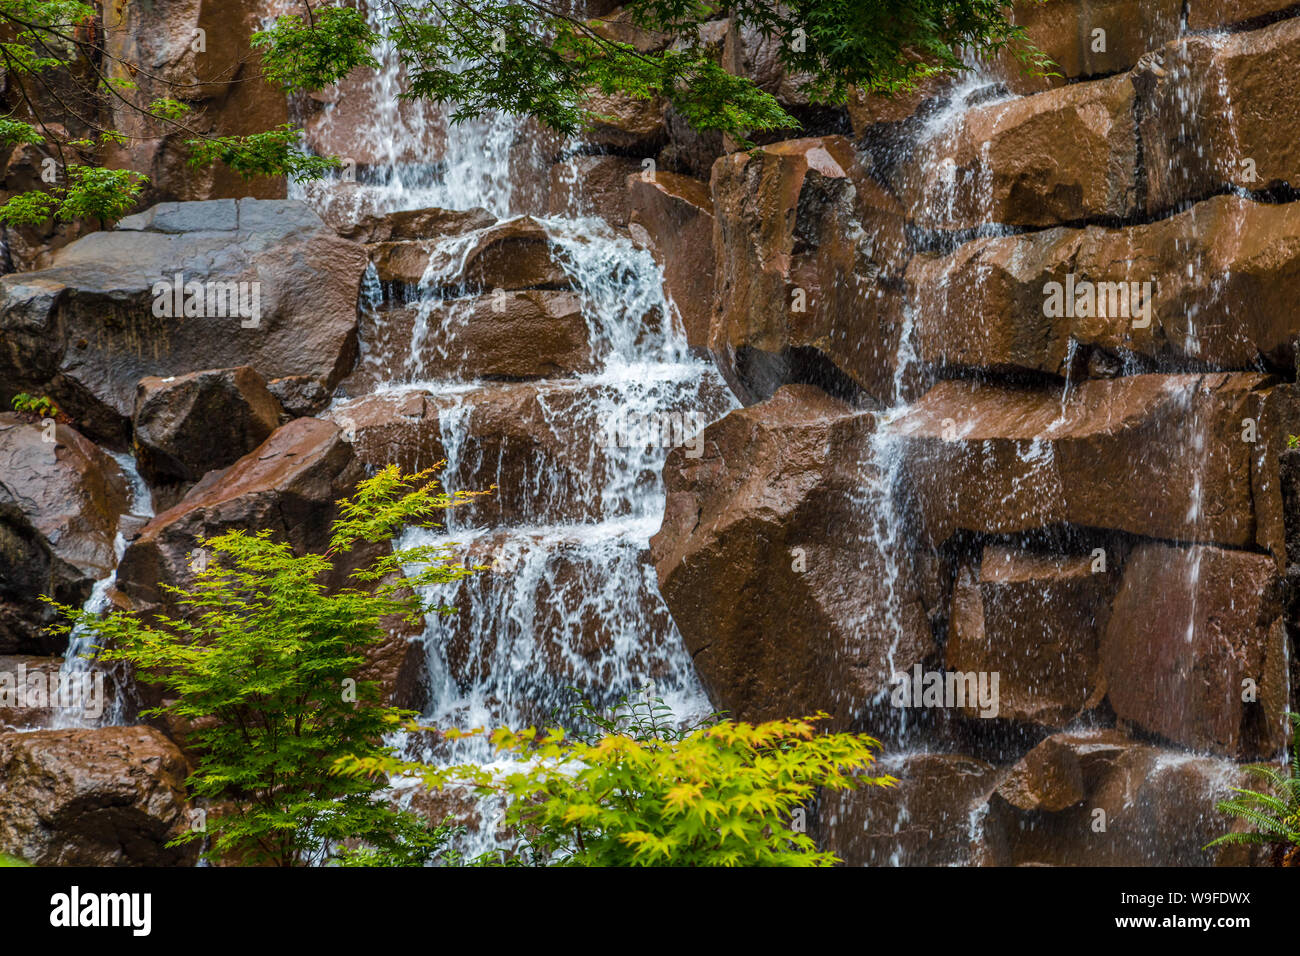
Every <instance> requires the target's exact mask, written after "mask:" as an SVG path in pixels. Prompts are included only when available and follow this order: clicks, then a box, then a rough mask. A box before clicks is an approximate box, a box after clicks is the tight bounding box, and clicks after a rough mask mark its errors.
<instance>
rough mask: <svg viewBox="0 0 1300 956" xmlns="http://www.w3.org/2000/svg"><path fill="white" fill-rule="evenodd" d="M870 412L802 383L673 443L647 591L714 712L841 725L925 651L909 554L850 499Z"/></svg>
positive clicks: (864, 503)
mask: <svg viewBox="0 0 1300 956" xmlns="http://www.w3.org/2000/svg"><path fill="white" fill-rule="evenodd" d="M873 430H874V417H873V416H872V415H871V414H869V413H865V412H857V411H854V410H853V409H851V408H849V407H848V406H846V405H844V404H843V403H841V402H839V401H837V400H835V399H832V398H830V397H828V396H827V395H825V394H824V393H822V392H821V391H820V390H819V389H817V388H814V387H813V386H808V385H792V386H786V387H784V388H782V389H781V390H779V391H778V392H777V393H776V395H774V396H773V397H772V398H771V399H770V400H768V401H766V402H764V403H762V404H759V405H755V406H752V407H750V408H746V409H741V410H737V411H734V412H732V413H730V414H729V415H727V416H726V417H725V418H723V419H722V420H721V421H718V422H715V423H714V424H712V425H710V426H709V427H708V428H707V429H705V432H704V448H703V454H702V455H701V456H700V457H697V458H690V457H687V456H686V454H685V453H684V452H683V451H682V450H681V449H675V450H674V451H673V452H671V453H670V454H669V456H668V460H667V462H666V464H665V465H664V483H665V485H666V488H667V493H668V500H667V504H666V506H665V511H664V521H663V526H662V527H661V528H660V530H659V533H658V534H656V535H655V536H654V538H653V539H651V556H652V558H653V560H654V563H655V567H656V570H657V571H658V574H659V586H660V591H661V593H662V594H663V597H664V601H665V602H667V604H668V608H669V610H670V611H671V612H672V615H673V620H675V621H676V622H677V626H678V628H679V629H680V630H681V632H682V638H683V640H684V641H685V643H686V647H687V649H688V650H689V651H690V652H691V654H692V656H693V657H694V660H695V666H696V669H697V670H698V672H699V674H700V678H701V680H702V681H703V682H704V685H705V688H706V689H707V690H708V691H709V694H710V697H711V699H712V700H713V702H714V704H715V705H717V706H718V707H720V708H722V709H725V710H727V711H729V712H730V713H731V714H732V715H733V716H734V717H736V718H738V719H741V720H767V719H774V718H780V717H789V716H792V715H804V714H811V713H814V712H816V711H818V710H825V711H827V712H828V713H830V714H831V715H832V717H833V718H834V720H835V724H836V726H841V727H842V726H845V725H847V724H849V723H851V721H852V720H853V719H854V717H855V716H856V715H857V714H858V713H859V712H860V710H861V708H862V707H864V706H865V705H866V704H867V703H868V702H869V701H870V700H872V699H873V698H874V697H875V696H876V695H878V694H880V693H881V691H883V690H884V689H885V688H886V686H887V684H888V681H889V679H890V678H891V677H892V675H893V673H894V672H895V671H899V670H908V669H910V668H911V667H912V665H913V664H914V663H916V662H918V661H920V660H921V659H922V658H923V657H925V655H926V654H928V653H929V652H930V651H931V650H933V646H934V645H933V639H932V635H931V631H930V624H929V621H928V619H927V617H926V614H925V611H924V609H923V607H922V604H921V600H920V597H919V594H918V591H917V588H916V586H915V584H913V583H912V578H911V572H910V566H909V563H908V555H907V554H905V553H899V551H900V550H901V549H900V548H899V546H898V545H897V544H895V543H893V542H891V541H889V540H886V539H885V537H884V536H881V535H880V534H879V533H878V531H877V528H876V522H877V520H878V519H879V518H880V515H879V513H877V511H876V510H875V509H877V508H887V507H888V506H889V505H888V503H887V502H884V501H881V500H879V499H877V498H876V497H874V496H873V495H872V494H871V493H870V491H869V490H864V481H866V479H864V468H869V467H870V466H869V465H868V464H867V463H868V462H870V460H871V455H870V447H869V445H870V441H871V437H872V433H873Z"/></svg>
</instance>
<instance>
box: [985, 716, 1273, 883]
mask: <svg viewBox="0 0 1300 956" xmlns="http://www.w3.org/2000/svg"><path fill="white" fill-rule="evenodd" d="M1241 785H1242V774H1241V772H1240V769H1239V768H1238V767H1237V765H1236V764H1233V763H1231V762H1229V761H1226V760H1218V759H1214V758H1211V757H1196V756H1192V755H1189V754H1185V753H1182V752H1178V751H1169V750H1162V749H1160V748H1157V747H1153V746H1147V745H1143V744H1139V743H1135V742H1134V741H1132V740H1129V739H1128V738H1127V737H1125V736H1124V735H1123V734H1121V733H1118V732H1116V731H1114V730H1089V731H1078V732H1071V733H1063V734H1057V735H1056V736H1053V737H1049V738H1048V739H1047V740H1045V741H1043V742H1042V743H1040V744H1039V745H1038V747H1036V748H1035V749H1034V750H1032V751H1030V752H1029V754H1028V755H1027V756H1026V757H1025V758H1024V759H1023V760H1022V761H1021V762H1020V763H1019V764H1017V765H1016V766H1015V767H1013V768H1012V769H1011V771H1010V772H1009V773H1008V775H1007V777H1006V778H1005V780H1003V782H1002V783H1001V784H1000V785H999V786H998V790H997V793H996V794H995V795H994V796H993V797H992V798H991V799H990V800H989V802H988V807H987V810H984V811H981V813H980V814H979V815H978V819H979V826H978V828H977V830H976V832H975V833H974V837H975V857H974V859H975V861H976V862H979V863H982V864H984V865H993V866H1153V865H1155V866H1210V865H1213V864H1215V863H1216V862H1217V863H1219V864H1220V865H1222V864H1228V865H1242V864H1243V863H1245V862H1247V860H1248V854H1246V853H1242V852H1239V851H1240V849H1241V848H1228V849H1226V850H1205V849H1203V847H1204V846H1205V844H1206V843H1208V842H1209V841H1210V840H1212V839H1214V838H1215V837H1217V836H1219V835H1220V834H1222V833H1224V832H1226V831H1227V830H1229V829H1230V828H1231V822H1230V820H1229V819H1228V818H1227V817H1225V816H1224V815H1223V814H1222V813H1220V812H1219V811H1218V810H1216V809H1215V807H1214V805H1215V803H1216V802H1217V801H1219V800H1222V799H1225V798H1226V797H1228V796H1231V792H1230V788H1231V787H1233V786H1241Z"/></svg>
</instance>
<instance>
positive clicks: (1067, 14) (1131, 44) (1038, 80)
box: [995, 0, 1267, 93]
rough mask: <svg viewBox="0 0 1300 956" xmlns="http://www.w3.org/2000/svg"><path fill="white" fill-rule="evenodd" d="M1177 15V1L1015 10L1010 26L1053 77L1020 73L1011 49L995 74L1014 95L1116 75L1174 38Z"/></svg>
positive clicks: (1056, 2)
mask: <svg viewBox="0 0 1300 956" xmlns="http://www.w3.org/2000/svg"><path fill="white" fill-rule="evenodd" d="M1196 2H1197V0H1193V5H1195V3H1196ZM1256 2H1260V0H1256ZM1264 2H1267V0H1264ZM1182 13H1183V3H1182V0H1143V2H1142V3H1133V2H1132V0H1045V2H1043V3H1027V4H1021V5H1017V6H1016V8H1015V10H1014V11H1013V12H1012V15H1011V18H1012V21H1013V22H1015V23H1016V24H1018V25H1019V26H1022V27H1024V29H1025V36H1026V38H1027V39H1028V40H1029V42H1030V43H1031V44H1033V45H1034V46H1035V47H1037V48H1038V49H1039V50H1041V51H1042V52H1044V53H1045V54H1047V56H1048V57H1049V58H1050V59H1051V61H1052V62H1051V65H1050V66H1049V67H1048V68H1047V69H1046V70H1045V71H1043V72H1044V73H1045V74H1054V75H1043V76H1035V75H1034V73H1035V71H1034V70H1029V71H1026V70H1025V69H1023V67H1022V65H1021V64H1020V62H1019V60H1018V59H1017V58H1016V56H1015V51H1014V48H1012V49H1010V50H1006V51H1003V52H1002V53H1001V54H1000V55H999V56H998V57H997V60H996V64H995V66H996V74H997V76H998V77H999V78H1000V79H1002V80H1003V81H1004V82H1005V83H1006V85H1007V86H1008V87H1009V88H1010V89H1012V90H1013V91H1014V92H1016V93H1035V92H1038V91H1040V90H1043V89H1046V88H1048V87H1052V86H1060V85H1064V84H1066V83H1068V82H1069V81H1070V80H1074V79H1079V78H1081V77H1095V76H1107V75H1109V74H1112V73H1121V72H1123V71H1125V70H1128V69H1130V68H1131V67H1132V66H1133V65H1134V64H1135V63H1137V62H1138V60H1139V59H1141V57H1142V55H1143V54H1145V53H1146V52H1147V51H1148V50H1154V49H1157V48H1158V47H1160V46H1161V45H1162V44H1164V43H1165V42H1167V41H1169V40H1172V39H1174V38H1175V37H1177V36H1178V34H1179V28H1180V24H1179V21H1180V20H1181V18H1182Z"/></svg>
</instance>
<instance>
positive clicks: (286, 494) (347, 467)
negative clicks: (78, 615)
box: [117, 418, 360, 610]
mask: <svg viewBox="0 0 1300 956" xmlns="http://www.w3.org/2000/svg"><path fill="white" fill-rule="evenodd" d="M359 477H360V469H359V468H358V467H357V465H356V464H355V463H354V459H353V454H352V449H351V446H349V445H348V443H347V442H346V441H344V440H343V436H342V435H341V434H340V432H339V429H338V428H337V427H336V426H334V425H333V424H331V423H329V422H324V421H320V420H318V419H315V418H297V419H294V420H293V421H291V422H290V423H289V424H287V425H284V426H282V427H280V428H278V429H276V431H275V432H274V433H272V435H271V437H270V438H268V439H267V440H266V441H265V442H263V443H262V444H261V445H259V446H258V447H257V448H256V449H254V450H253V451H252V452H250V453H249V454H247V455H245V456H244V457H243V458H241V459H239V460H238V461H237V462H235V463H234V464H233V465H231V466H230V467H229V468H227V469H225V470H224V471H214V472H209V473H208V474H207V475H206V476H205V477H204V478H203V480H202V481H200V482H199V483H198V484H196V485H195V486H194V487H193V488H192V489H190V491H189V493H188V494H186V495H185V497H184V498H182V499H181V501H180V502H179V503H178V504H177V505H175V506H174V507H172V508H170V509H168V510H167V511H164V512H163V513H162V514H160V515H158V516H157V517H156V518H154V519H153V520H152V521H150V522H149V524H147V525H146V526H145V528H144V530H143V531H142V532H141V533H140V536H139V537H138V538H137V539H136V540H135V541H133V542H132V543H131V545H130V546H129V547H128V548H127V549H126V553H125V554H124V555H123V556H122V562H121V565H120V566H119V567H118V570H117V586H118V588H119V589H121V591H122V592H123V593H124V594H126V595H127V596H128V597H129V598H130V599H131V600H132V601H133V602H134V603H135V604H136V606H137V607H138V608H140V609H146V610H147V609H150V608H154V607H158V606H161V605H166V604H167V603H168V601H169V597H168V595H166V594H165V593H164V591H163V590H162V585H164V584H171V585H174V586H177V587H180V586H184V585H188V584H190V583H191V582H192V580H193V571H192V570H191V562H192V560H194V558H192V555H193V554H194V553H195V552H196V549H197V547H198V539H199V538H201V537H205V538H207V537H216V536H218V535H220V534H223V533H225V532H227V531H231V530H234V529H236V528H239V529H244V530H247V531H250V532H251V531H258V530H269V531H272V532H273V533H274V535H275V537H276V538H277V540H281V541H287V542H288V543H289V544H290V545H292V546H293V548H294V550H295V552H296V553H298V554H305V553H307V552H321V551H324V550H325V548H326V546H327V545H328V543H329V533H330V524H331V522H332V521H333V518H334V510H335V509H334V507H333V505H334V502H336V501H337V500H338V499H340V498H343V497H345V496H346V495H348V494H350V493H351V491H352V488H353V486H354V485H355V483H356V481H357V479H358V478H359Z"/></svg>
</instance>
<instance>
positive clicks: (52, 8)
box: [0, 0, 95, 75]
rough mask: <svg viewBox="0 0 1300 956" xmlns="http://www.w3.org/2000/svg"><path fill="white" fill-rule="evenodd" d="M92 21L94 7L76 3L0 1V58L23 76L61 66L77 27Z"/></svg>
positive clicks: (66, 0)
mask: <svg viewBox="0 0 1300 956" xmlns="http://www.w3.org/2000/svg"><path fill="white" fill-rule="evenodd" d="M94 19H95V8H94V7H93V6H91V5H90V4H88V3H82V2H80V0H0V26H3V27H4V32H3V34H2V35H3V36H4V39H3V40H0V59H3V61H4V65H5V67H6V68H7V69H8V70H11V71H13V72H14V73H19V74H23V75H30V74H35V73H39V72H41V71H42V70H48V69H51V68H53V67H58V66H62V65H63V64H64V62H65V59H66V57H67V56H68V55H69V51H70V50H71V48H72V46H73V40H74V34H75V32H76V30H77V28H78V27H80V26H82V25H84V24H86V23H88V22H92V21H93V20H94Z"/></svg>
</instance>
